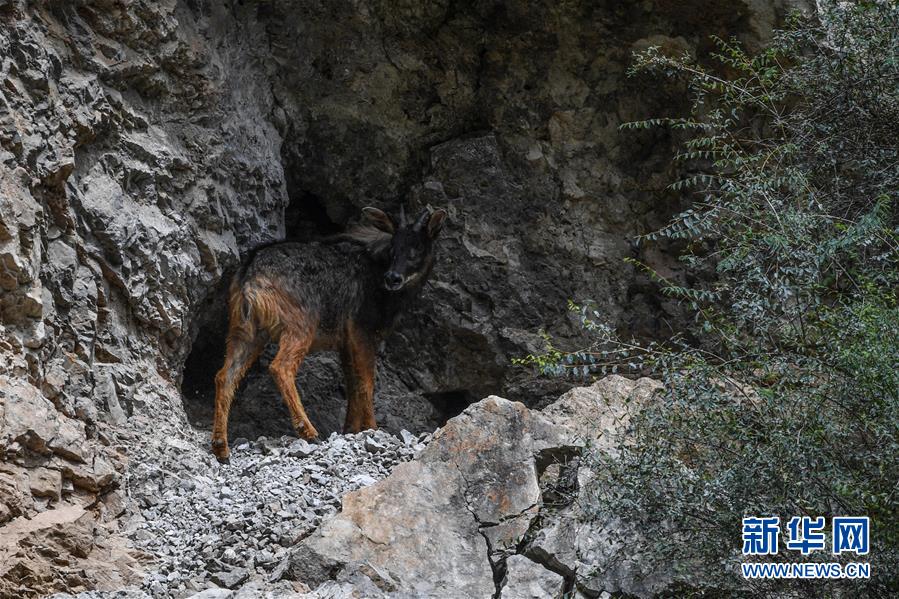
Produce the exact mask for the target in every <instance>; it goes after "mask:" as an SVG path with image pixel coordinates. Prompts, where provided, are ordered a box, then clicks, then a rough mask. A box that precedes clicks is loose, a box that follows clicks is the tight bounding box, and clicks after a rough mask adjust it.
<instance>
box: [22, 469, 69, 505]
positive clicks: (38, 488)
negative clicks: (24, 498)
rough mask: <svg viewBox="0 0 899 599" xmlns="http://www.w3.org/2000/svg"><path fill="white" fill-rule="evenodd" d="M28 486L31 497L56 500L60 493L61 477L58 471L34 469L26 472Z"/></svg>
mask: <svg viewBox="0 0 899 599" xmlns="http://www.w3.org/2000/svg"><path fill="white" fill-rule="evenodd" d="M28 486H29V488H30V489H31V494H32V495H34V496H36V497H49V498H50V499H54V500H56V499H59V496H60V493H62V475H61V474H60V472H59V471H58V470H50V469H48V468H34V469H32V470H30V471H29V472H28Z"/></svg>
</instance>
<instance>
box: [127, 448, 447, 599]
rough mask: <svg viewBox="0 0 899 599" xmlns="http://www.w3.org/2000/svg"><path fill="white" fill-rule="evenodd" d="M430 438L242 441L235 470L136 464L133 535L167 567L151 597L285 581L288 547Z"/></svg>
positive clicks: (191, 459)
mask: <svg viewBox="0 0 899 599" xmlns="http://www.w3.org/2000/svg"><path fill="white" fill-rule="evenodd" d="M428 438H429V436H428V435H420V436H416V435H413V434H411V433H409V432H407V431H403V432H402V433H401V435H400V437H396V436H393V435H390V434H388V433H385V432H383V431H367V432H364V433H359V434H355V435H353V434H348V435H337V434H332V435H331V436H330V437H329V438H327V439H326V440H325V441H323V442H322V443H319V444H310V443H307V442H306V441H304V440H302V439H296V438H293V437H281V438H278V439H268V438H265V437H260V438H259V439H257V440H256V441H252V442H251V441H248V440H246V439H236V440H235V441H234V442H233V443H232V447H233V453H232V456H231V462H230V464H226V465H225V464H218V463H217V462H215V460H214V458H212V457H211V456H209V457H206V456H200V455H197V453H196V452H190V451H188V452H185V453H184V454H182V455H179V454H177V453H174V454H172V455H169V456H166V457H165V458H164V460H162V461H161V462H157V463H142V464H137V465H136V466H135V468H134V470H133V474H132V477H133V478H132V480H131V481H130V486H131V487H132V497H133V499H134V500H135V502H136V504H137V505H138V506H140V514H139V515H138V516H137V517H136V518H134V519H133V521H132V523H131V525H130V526H129V527H128V530H127V531H126V534H127V535H128V536H129V537H130V538H131V539H132V540H133V541H134V544H135V546H137V547H139V548H141V549H143V550H144V551H146V552H147V553H150V554H152V555H154V556H157V557H158V559H159V562H157V563H156V564H155V565H154V566H152V568H151V571H150V574H149V575H148V576H147V577H146V578H145V579H144V583H143V586H142V590H143V592H145V593H146V594H149V595H150V596H153V597H169V596H174V597H186V596H190V595H192V594H195V593H197V592H200V591H203V590H205V589H207V588H218V587H222V588H228V589H233V588H238V587H240V586H244V585H245V584H246V583H248V582H250V583H252V582H254V581H255V582H258V583H263V584H266V585H267V584H269V583H277V582H278V581H279V580H280V579H281V578H282V576H283V575H284V573H285V570H286V569H287V567H288V565H289V561H288V548H290V547H292V546H294V545H295V544H296V543H297V542H299V541H300V540H301V539H303V538H305V537H306V536H308V535H309V534H310V533H311V532H312V531H313V530H315V528H316V527H318V525H319V524H320V523H321V521H322V519H323V518H326V517H328V516H330V515H332V514H334V513H335V512H337V511H338V510H339V509H340V502H341V497H342V496H343V495H344V494H345V493H346V492H348V491H353V490H356V489H359V488H360V487H365V486H368V485H371V484H373V483H375V482H376V481H378V480H380V479H382V478H384V477H385V476H387V475H388V474H389V473H390V472H391V470H392V469H393V468H394V467H395V466H396V465H397V464H399V463H401V462H404V461H408V460H409V459H411V458H412V457H413V455H414V454H415V453H416V452H417V451H420V450H422V449H424V447H425V443H426V442H427V440H428Z"/></svg>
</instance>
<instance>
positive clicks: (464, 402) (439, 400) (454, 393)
mask: <svg viewBox="0 0 899 599" xmlns="http://www.w3.org/2000/svg"><path fill="white" fill-rule="evenodd" d="M424 395H425V398H426V399H427V400H428V401H429V402H430V403H431V405H432V406H434V410H435V411H436V412H437V421H438V423H439V426H443V425H444V424H446V422H447V421H448V420H449V419H451V418H455V417H456V416H458V415H459V414H461V413H462V412H463V411H464V410H465V408H467V407H468V406H470V405H471V404H473V403H475V402H477V401H478V399H480V398H479V397H477V396H476V395H475V394H474V393H472V392H471V391H469V390H467V389H453V390H451V391H437V392H433V393H425V394H424Z"/></svg>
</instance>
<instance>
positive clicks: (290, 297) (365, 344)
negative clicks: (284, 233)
mask: <svg viewBox="0 0 899 599" xmlns="http://www.w3.org/2000/svg"><path fill="white" fill-rule="evenodd" d="M445 218H446V212H445V211H444V210H435V211H429V210H426V211H425V212H424V213H422V214H421V216H420V217H419V218H418V219H417V220H416V221H415V222H413V223H406V222H405V217H404V216H403V215H402V214H401V216H400V222H399V224H398V225H397V224H395V223H394V221H393V220H392V219H391V218H390V217H389V216H387V215H386V214H385V213H384V212H382V211H380V210H378V209H377V208H364V209H363V211H362V222H361V224H360V225H358V226H357V227H355V228H354V229H351V230H350V231H349V232H348V233H346V234H344V235H341V236H339V237H336V238H334V239H331V240H328V241H324V242H313V243H294V242H280V243H275V244H272V245H267V246H264V247H261V248H258V249H257V250H255V251H254V252H252V253H251V255H250V256H249V257H248V258H247V259H246V260H245V261H244V263H243V264H242V266H241V268H240V270H239V271H238V272H237V274H235V276H234V279H233V281H232V282H231V291H230V304H229V314H230V322H229V326H228V339H227V352H226V355H225V365H224V366H223V367H222V369H221V370H220V371H219V373H218V374H217V375H216V377H215V422H214V424H213V429H212V451H213V453H214V454H215V455H216V457H217V458H218V459H219V461H227V460H228V456H229V450H228V413H229V411H230V409H231V401H232V400H233V399H234V393H235V391H236V390H237V386H238V385H239V384H240V381H241V379H242V378H243V376H244V375H245V374H246V372H247V370H248V369H249V367H250V366H251V365H252V364H253V362H255V361H256V359H257V358H258V357H259V354H260V353H261V352H262V350H263V349H264V348H265V345H266V343H268V342H269V341H273V342H276V343H278V353H277V355H276V356H275V359H274V360H273V361H272V363H271V365H270V366H269V370H270V372H271V374H272V376H273V377H274V379H275V383H276V384H277V386H278V390H279V391H280V392H281V396H282V397H283V398H284V402H285V403H286V404H287V407H288V408H289V409H290V415H291V419H292V421H293V426H294V428H295V429H296V431H297V434H299V435H300V436H301V437H303V438H306V439H312V438H315V437H317V436H318V432H317V431H316V430H315V427H314V426H312V423H311V422H310V421H309V418H308V417H307V416H306V412H305V410H303V404H302V402H301V401H300V394H299V393H298V392H297V388H296V384H295V378H296V374H297V370H299V368H300V364H302V362H303V358H305V357H306V355H307V354H309V353H310V352H315V351H319V350H336V351H338V352H340V358H341V361H342V363H343V371H344V377H345V378H346V394H347V411H346V422H345V424H344V430H345V431H346V432H358V431H361V430H364V429H367V428H375V427H376V426H377V425H376V423H375V413H374V401H373V394H374V384H375V362H376V358H377V346H378V343H379V342H380V340H381V339H383V337H384V336H385V334H386V333H387V332H388V331H389V329H390V327H391V326H392V325H393V323H394V321H395V320H396V317H397V316H398V315H399V314H400V312H402V311H403V309H404V308H405V306H407V305H408V303H409V301H410V300H411V299H413V298H414V297H415V296H417V295H418V294H419V292H420V291H421V287H422V284H423V283H424V282H425V280H426V279H427V277H428V275H429V274H430V272H431V268H432V266H433V262H434V239H435V238H436V237H437V233H438V232H439V231H440V228H441V226H442V225H443V221H444V219H445Z"/></svg>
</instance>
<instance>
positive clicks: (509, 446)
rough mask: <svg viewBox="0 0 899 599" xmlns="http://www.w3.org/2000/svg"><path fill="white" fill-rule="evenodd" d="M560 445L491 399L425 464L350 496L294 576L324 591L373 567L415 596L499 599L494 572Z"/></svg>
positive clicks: (303, 553) (443, 433)
mask: <svg viewBox="0 0 899 599" xmlns="http://www.w3.org/2000/svg"><path fill="white" fill-rule="evenodd" d="M559 444H560V437H559V435H558V432H557V431H555V430H554V429H553V426H552V423H551V422H550V421H549V420H547V419H546V418H544V417H543V416H542V415H540V414H539V413H536V412H531V411H529V410H528V409H527V408H525V407H524V406H523V405H522V404H520V403H515V402H510V401H508V400H506V399H502V398H499V397H489V398H487V399H485V400H482V401H480V402H478V403H477V404H474V405H472V406H470V407H469V408H468V409H466V410H465V412H463V413H462V414H461V415H460V416H458V417H456V418H454V419H452V420H450V421H449V422H448V423H447V425H446V426H445V427H444V428H442V429H440V430H439V431H438V432H437V433H436V434H435V435H434V436H433V437H432V439H431V442H430V444H429V445H428V447H427V448H426V449H425V450H423V451H422V452H421V454H419V456H418V458H417V459H416V460H415V461H413V462H409V463H406V464H401V465H400V466H398V467H397V468H396V469H394V471H393V473H392V474H391V475H390V477H388V478H387V479H386V480H384V481H382V482H380V483H376V484H375V485H373V486H371V487H367V488H365V489H361V490H359V491H357V492H354V493H350V494H348V495H346V496H345V497H344V499H343V510H342V512H341V513H340V514H339V515H338V516H337V517H335V518H333V519H331V520H329V521H327V522H325V523H324V524H323V525H322V527H321V528H320V529H319V530H318V531H316V532H315V533H314V534H313V535H312V536H311V537H309V538H307V539H306V540H304V541H303V542H302V543H301V544H300V546H299V547H298V548H297V549H296V550H295V551H294V554H293V558H292V571H291V574H292V576H293V577H294V578H296V579H297V580H300V581H303V582H304V583H306V584H309V585H310V586H316V585H319V584H322V583H323V582H325V581H326V580H328V579H329V578H331V577H332V576H333V574H334V572H344V573H348V572H349V573H356V572H362V569H363V568H365V567H369V568H377V569H380V570H383V571H385V572H387V573H388V574H389V575H390V576H391V577H392V578H393V579H394V580H395V581H396V585H397V587H398V588H399V589H400V590H403V591H406V592H412V593H419V594H421V595H425V596H428V595H447V596H452V595H459V596H471V597H486V596H490V595H492V594H493V593H494V592H495V580H494V568H499V566H498V564H499V563H501V562H502V561H503V560H504V559H505V554H506V553H507V552H509V551H512V550H513V548H514V546H515V543H516V542H517V540H518V539H519V538H520V537H521V536H522V535H523V534H524V533H525V532H526V531H527V530H528V527H529V525H530V523H531V522H532V520H533V519H534V517H535V516H536V515H537V512H538V509H539V503H540V488H539V485H538V471H537V463H536V455H537V454H538V453H539V452H541V451H543V450H546V449H549V448H553V447H556V446H558V445H559ZM429 539H439V542H429V541H428V540H429ZM434 564H441V567H440V568H437V569H435V568H434ZM496 572H499V570H496Z"/></svg>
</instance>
